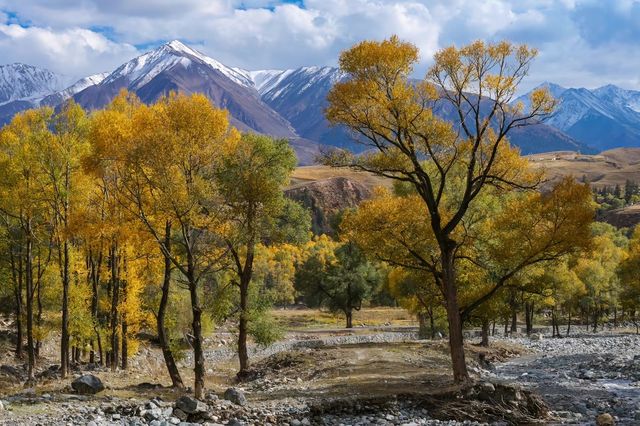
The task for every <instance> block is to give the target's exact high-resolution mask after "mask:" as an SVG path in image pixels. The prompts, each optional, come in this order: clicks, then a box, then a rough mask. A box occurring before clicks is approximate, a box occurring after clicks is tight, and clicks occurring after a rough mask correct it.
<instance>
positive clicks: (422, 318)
mask: <svg viewBox="0 0 640 426" xmlns="http://www.w3.org/2000/svg"><path fill="white" fill-rule="evenodd" d="M417 317H418V337H419V338H421V339H426V338H427V336H429V332H428V331H427V315H426V314H425V313H424V312H419V313H418V315H417Z"/></svg>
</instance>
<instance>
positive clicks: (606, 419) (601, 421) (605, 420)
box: [596, 413, 616, 426]
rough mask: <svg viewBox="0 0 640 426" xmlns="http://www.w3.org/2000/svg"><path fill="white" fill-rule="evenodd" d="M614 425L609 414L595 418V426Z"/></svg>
mask: <svg viewBox="0 0 640 426" xmlns="http://www.w3.org/2000/svg"><path fill="white" fill-rule="evenodd" d="M615 424H616V422H615V421H614V420H613V416H612V415H611V414H609V413H603V414H599V415H598V416H597V417H596V426H614V425H615Z"/></svg>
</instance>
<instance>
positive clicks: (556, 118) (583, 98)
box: [518, 83, 640, 150]
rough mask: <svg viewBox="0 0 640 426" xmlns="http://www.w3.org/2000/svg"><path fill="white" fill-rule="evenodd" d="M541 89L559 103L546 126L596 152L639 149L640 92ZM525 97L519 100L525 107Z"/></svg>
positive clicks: (552, 86) (612, 88)
mask: <svg viewBox="0 0 640 426" xmlns="http://www.w3.org/2000/svg"><path fill="white" fill-rule="evenodd" d="M542 86H543V87H547V88H548V89H549V90H550V92H551V94H552V95H554V96H555V97H556V98H557V99H558V101H559V103H558V107H557V108H556V111H555V112H554V113H553V115H552V116H551V117H550V118H549V119H547V120H546V121H545V123H546V124H548V125H550V126H553V127H555V128H557V129H559V130H562V131H563V132H565V133H567V134H568V135H570V136H572V137H573V138H575V139H577V140H579V141H580V142H583V143H585V144H587V145H590V146H592V147H595V148H597V149H599V150H606V149H610V148H614V147H624V146H640V92H638V91H634V90H625V89H621V88H620V87H617V86H614V85H607V86H603V87H600V88H597V89H593V90H589V89H585V88H564V87H561V86H558V85H556V84H551V83H544V84H543V85H542ZM527 97H528V94H527V95H524V96H523V97H521V98H519V99H518V100H521V101H523V102H525V104H526V103H527V102H526V98H527Z"/></svg>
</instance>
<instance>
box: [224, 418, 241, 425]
mask: <svg viewBox="0 0 640 426" xmlns="http://www.w3.org/2000/svg"><path fill="white" fill-rule="evenodd" d="M227 426H244V423H242V422H241V421H240V420H238V419H231V420H229V422H228V423H227Z"/></svg>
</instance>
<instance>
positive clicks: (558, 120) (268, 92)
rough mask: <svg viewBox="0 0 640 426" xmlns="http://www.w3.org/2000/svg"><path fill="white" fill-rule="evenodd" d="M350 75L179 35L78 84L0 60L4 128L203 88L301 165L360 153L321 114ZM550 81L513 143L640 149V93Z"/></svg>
mask: <svg viewBox="0 0 640 426" xmlns="http://www.w3.org/2000/svg"><path fill="white" fill-rule="evenodd" d="M344 78H345V76H344V75H343V74H342V73H341V72H340V70H338V69H337V68H332V67H302V68H298V69H291V70H260V71H247V70H243V69H240V68H233V67H229V66H226V65H224V64H222V63H221V62H219V61H217V60H215V59H213V58H210V57H208V56H206V55H204V54H202V53H201V52H199V51H197V50H195V49H192V48H191V47H189V46H187V45H185V44H183V43H182V42H180V41H177V40H174V41H171V42H169V43H166V44H164V45H162V46H160V47H158V48H157V49H155V50H152V51H150V52H147V53H145V54H143V55H140V56H138V57H136V58H134V59H132V60H130V61H128V62H126V63H124V64H122V65H121V66H119V67H118V68H116V69H115V70H114V71H112V72H110V73H102V74H96V75H92V76H88V77H85V78H83V79H81V80H79V81H76V82H70V81H69V79H68V78H67V77H65V76H60V75H56V74H54V73H52V72H50V71H48V70H45V69H40V68H36V67H33V66H30V65H25V64H10V65H4V66H0V125H1V124H4V123H6V122H8V121H9V120H10V119H11V117H13V115H15V114H16V113H17V112H20V111H22V110H25V109H27V108H33V107H37V106H41V105H48V106H53V107H55V106H58V105H60V104H61V103H62V102H64V101H65V100H67V99H70V98H73V99H74V100H75V101H76V102H78V103H79V104H80V105H82V106H83V107H84V108H86V109H89V110H91V109H96V108H101V107H103V106H105V105H106V104H108V103H109V102H110V101H111V99H113V97H114V96H116V95H117V94H118V93H119V92H120V90H122V89H127V90H129V91H131V92H134V93H136V94H137V96H138V97H139V98H140V99H141V100H142V101H144V102H148V103H150V102H154V101H156V100H157V99H159V98H161V97H162V96H164V95H167V94H168V93H170V92H171V91H180V92H185V93H195V92H198V93H203V94H204V95H206V96H207V97H208V98H209V99H210V100H211V101H212V102H213V103H214V104H215V105H217V106H218V107H221V108H226V109H228V110H229V113H230V117H231V122H232V124H233V125H234V126H236V127H238V128H239V129H241V130H250V131H255V132H259V133H265V134H269V135H272V136H276V137H283V138H287V139H289V140H290V141H291V144H292V146H293V147H294V149H295V150H296V152H297V154H298V158H299V161H300V163H301V164H310V163H312V162H313V160H314V158H315V156H316V155H317V154H318V153H319V151H320V149H321V147H322V146H326V145H329V146H336V147H342V148H347V149H351V150H354V151H361V150H362V146H360V145H358V144H357V143H355V142H354V141H353V139H352V138H351V137H350V135H349V134H348V132H347V131H346V130H345V129H343V128H340V127H331V126H329V123H328V122H327V120H326V119H325V118H324V113H323V110H324V108H325V107H326V105H327V101H326V96H327V93H328V92H329V90H330V89H331V88H332V87H333V85H334V84H335V83H336V82H339V81H341V80H342V79H344ZM547 86H548V87H549V89H550V90H551V91H552V92H553V93H554V94H555V95H556V96H557V97H558V98H559V99H560V104H559V108H558V111H557V112H556V114H554V116H553V117H551V118H550V119H549V120H548V121H547V122H545V123H539V124H536V125H533V126H528V127H525V128H518V129H514V131H513V132H512V134H511V135H510V139H511V142H512V143H513V144H515V145H517V146H519V147H520V149H521V150H522V152H523V153H525V154H530V153H538V152H546V151H557V150H563V151H566V150H570V151H580V152H587V153H588V152H595V151H596V150H602V149H607V148H611V147H615V146H633V145H635V146H640V92H633V91H628V90H623V89H620V88H618V87H615V86H605V87H602V88H600V89H596V90H594V91H589V90H587V89H565V88H562V87H560V86H556V85H552V84H547ZM437 113H439V114H440V115H441V116H443V117H444V118H447V117H448V115H449V114H448V112H447V111H444V110H443V111H437Z"/></svg>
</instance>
